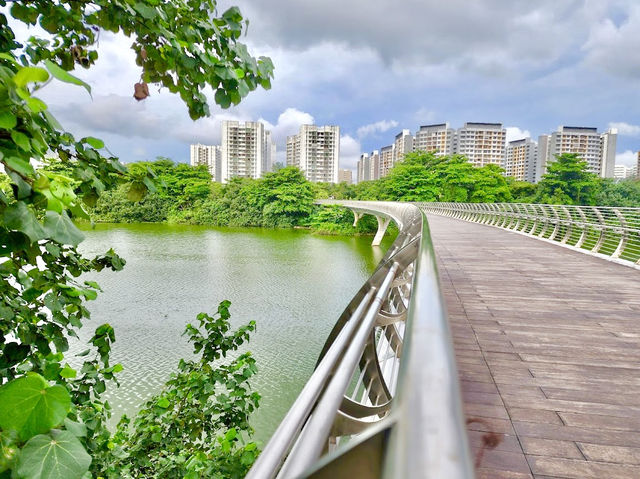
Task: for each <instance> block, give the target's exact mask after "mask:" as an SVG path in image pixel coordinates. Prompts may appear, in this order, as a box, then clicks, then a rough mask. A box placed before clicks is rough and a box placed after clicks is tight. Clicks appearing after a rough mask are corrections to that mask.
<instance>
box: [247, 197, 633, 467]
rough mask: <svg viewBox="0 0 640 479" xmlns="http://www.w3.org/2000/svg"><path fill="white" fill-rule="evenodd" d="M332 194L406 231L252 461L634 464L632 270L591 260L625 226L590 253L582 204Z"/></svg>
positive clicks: (629, 239)
mask: <svg viewBox="0 0 640 479" xmlns="http://www.w3.org/2000/svg"><path fill="white" fill-rule="evenodd" d="M333 203H337V204H342V205H343V206H345V207H348V208H350V209H352V210H353V211H354V214H355V216H356V220H357V219H358V215H361V214H374V215H376V216H377V217H378V224H379V231H378V232H379V234H384V229H386V224H388V222H387V220H388V219H391V220H392V221H394V222H396V223H397V224H398V226H399V232H400V233H399V235H398V238H397V239H396V241H395V242H394V243H393V245H392V246H391V248H390V249H389V251H388V252H387V254H386V256H385V257H384V259H383V260H382V262H381V263H380V265H379V267H378V269H377V270H376V272H375V273H374V274H373V275H372V277H371V278H370V279H369V280H368V281H367V283H366V284H365V285H364V286H363V287H362V288H361V289H360V291H359V292H358V293H357V294H356V296H355V297H354V299H353V300H352V301H351V303H350V304H349V306H348V307H347V308H346V310H345V312H344V313H343V314H342V315H341V317H340V318H339V320H338V322H337V324H336V326H335V328H334V330H333V331H332V333H331V335H330V337H329V339H328V340H327V344H326V345H325V348H324V350H323V352H322V355H321V358H320V360H319V361H318V365H317V367H316V370H315V372H314V373H313V375H312V377H311V378H310V380H309V382H308V383H307V385H306V386H305V388H304V389H303V391H302V393H301V394H300V396H299V397H298V399H297V400H296V402H295V403H294V405H293V407H292V408H291V410H290V412H289V413H288V414H287V416H286V417H285V419H284V420H283V422H282V423H281V425H280V427H279V428H278V430H277V431H276V433H275V434H274V436H273V437H272V439H271V441H270V442H269V444H268V445H267V446H266V448H265V450H264V451H263V453H262V455H261V456H260V457H259V459H258V461H257V462H256V464H255V465H254V467H253V469H252V470H251V472H250V473H249V475H248V476H247V477H249V478H253V479H255V478H271V477H281V478H290V477H291V478H293V477H314V478H316V477H332V479H337V478H341V477H345V478H346V477H349V478H356V477H357V478H361V477H362V478H378V477H386V478H431V477H433V478H459V477H460V478H462V477H465V478H471V477H482V478H498V479H499V478H513V479H520V478H538V477H539V478H553V477H558V478H583V477H594V478H596V477H598V478H599V477H616V478H627V477H628V478H632V477H633V478H636V477H640V465H639V464H640V434H638V431H640V421H638V417H640V379H639V378H640V375H639V374H638V373H639V372H640V371H639V370H640V348H638V346H640V322H639V321H638V316H639V314H640V295H638V291H639V290H640V277H639V276H638V272H637V271H636V270H635V269H633V268H630V267H628V266H623V265H620V264H615V263H614V262H608V261H603V260H602V259H601V257H602V256H603V255H605V253H607V252H609V253H610V254H609V256H613V257H614V259H615V260H616V261H626V262H627V264H631V265H633V264H634V261H630V260H628V259H627V258H629V253H626V257H622V258H621V257H620V256H625V255H623V253H624V251H625V248H626V246H624V247H622V248H621V247H620V244H622V241H621V238H623V237H624V238H625V240H624V245H633V244H634V242H635V241H637V240H638V235H637V233H636V232H635V231H633V230H632V229H633V226H632V227H631V228H626V229H627V230H628V231H626V232H625V231H624V229H625V225H622V226H621V225H620V224H618V225H616V226H615V228H616V231H615V232H614V233H615V234H616V235H617V236H612V234H611V233H610V234H609V238H614V237H615V238H617V239H618V243H617V245H618V246H616V247H615V248H612V247H611V246H609V247H608V249H605V248H603V247H602V245H603V244H612V242H613V240H609V242H608V243H607V239H606V238H605V239H602V242H601V245H600V248H599V251H593V245H595V244H597V243H598V239H599V238H603V237H604V236H605V233H604V232H603V230H606V229H608V228H607V227H604V228H602V229H601V230H598V229H594V230H593V231H595V233H591V232H589V233H588V234H587V233H585V234H582V233H580V228H581V226H580V224H579V223H583V229H588V228H593V227H592V226H588V227H586V226H584V223H585V222H584V221H583V220H584V218H582V216H580V215H579V213H578V217H577V219H576V221H575V223H576V224H575V225H573V224H572V225H569V224H567V221H568V220H567V219H566V218H563V219H562V220H561V221H560V220H559V219H558V217H557V216H556V215H555V214H553V213H552V215H551V216H548V217H547V219H546V220H544V219H541V218H538V219H537V220H536V219H535V218H532V217H530V216H529V217H527V218H524V217H518V216H516V215H517V212H513V211H511V212H509V211H508V210H507V211H497V213H498V215H497V216H495V215H494V216H492V217H490V216H489V213H488V211H487V209H485V210H481V212H480V213H478V215H477V216H475V217H474V216H473V215H472V214H471V213H470V210H471V209H472V207H468V206H461V205H453V206H451V205H445V204H426V205H421V207H422V210H423V211H420V210H419V209H418V207H416V206H414V205H410V204H397V203H375V202H346V201H345V202H333ZM534 206H541V205H534ZM477 207H478V205H475V206H473V208H477ZM483 207H484V208H492V209H493V210H495V209H496V206H495V205H489V206H488V205H483ZM462 208H467V209H466V210H465V211H464V212H462V210H461V209H462ZM424 210H426V211H429V212H430V213H429V215H428V219H429V226H427V221H426V217H427V216H426V215H425V213H424ZM539 211H542V212H545V211H552V210H547V209H546V208H542V207H541V208H540V210H539ZM638 211H640V210H635V213H637V212H638ZM431 212H437V213H438V214H439V215H446V216H436V215H434V214H432V213H431ZM494 213H495V211H494ZM632 214H634V212H633V211H630V210H629V211H625V213H624V218H625V219H627V218H630V217H631V216H632ZM480 215H483V216H480ZM498 216H499V217H500V219H496V218H497V217H498ZM507 216H508V219H505V218H506V217H507ZM596 216H597V215H596ZM455 217H460V218H462V217H464V218H465V219H467V220H469V219H471V220H474V221H475V220H476V219H477V218H480V219H481V221H480V222H481V223H483V224H474V223H471V222H469V221H461V220H459V219H455ZM527 221H529V223H527ZM535 221H538V223H536V224H537V226H536V227H535V228H532V224H533V222H535ZM545 221H546V223H548V224H549V225H550V226H540V225H543V224H546V223H545ZM492 223H493V225H494V226H501V227H503V228H504V227H507V229H513V230H514V231H515V232H507V231H503V230H500V229H498V228H494V227H490V226H489V224H492ZM527 224H528V226H526V225H527ZM558 224H560V226H557V225H558ZM628 224H629V222H627V225H628ZM515 225H520V227H521V228H518V227H514V226H515ZM605 225H607V223H606V222H605ZM609 226H611V225H610V224H609ZM540 228H544V229H545V233H543V234H542V235H540V234H539V233H540V231H541V229H540ZM430 229H431V231H430ZM381 231H382V233H380V232H381ZM523 231H524V232H525V234H522V233H523ZM554 231H555V233H554ZM589 231H591V230H589ZM516 232H519V233H521V234H516ZM532 233H536V234H537V235H538V236H541V237H542V238H545V236H546V238H545V239H546V240H547V241H540V240H539V239H535V238H533V237H532V236H535V235H534V234H532ZM552 235H553V238H551V236H552ZM527 236H529V237H527ZM576 236H577V237H578V238H579V237H581V236H582V237H585V238H592V237H595V243H593V245H592V246H591V248H580V247H579V246H578V247H576V246H575V245H574V247H573V250H571V249H566V248H559V247H557V246H556V245H553V244H550V243H551V242H553V241H557V239H556V238H568V240H567V241H569V239H571V240H573V238H575V237H576ZM589 241H591V239H589ZM583 244H585V241H583ZM578 250H585V251H587V250H589V251H588V252H590V253H595V254H597V255H598V256H601V257H596V256H593V255H591V256H590V255H586V254H583V253H582V252H578ZM616 251H622V252H623V253H620V255H619V256H617V257H616V256H614V255H613V254H612V253H615V252H616ZM628 251H631V250H628ZM434 255H437V258H438V261H437V265H436V262H435V260H434ZM438 270H439V273H440V280H438ZM441 293H442V294H441ZM442 295H444V302H443V300H442ZM445 310H447V311H448V317H447V314H445ZM450 328H451V331H452V332H453V335H452V336H451V335H450V333H449V329H450ZM454 357H455V359H454ZM456 364H457V366H456ZM461 403H463V409H462V408H461ZM465 420H466V422H467V424H468V425H467V426H466V427H465V425H464V424H465ZM465 429H466V430H465ZM488 433H492V434H488ZM469 445H470V447H469ZM474 462H475V464H476V466H477V468H476V470H475V472H474V470H473V469H474V468H473V463H474ZM474 474H475V476H474Z"/></svg>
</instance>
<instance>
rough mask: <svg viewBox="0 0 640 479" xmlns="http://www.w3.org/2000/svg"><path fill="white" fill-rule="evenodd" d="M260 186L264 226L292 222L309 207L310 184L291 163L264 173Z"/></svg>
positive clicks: (291, 224)
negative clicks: (276, 170)
mask: <svg viewBox="0 0 640 479" xmlns="http://www.w3.org/2000/svg"><path fill="white" fill-rule="evenodd" d="M261 187H262V189H263V191H264V196H263V199H262V204H263V206H262V214H263V216H264V223H265V225H266V226H296V225H298V224H300V222H301V220H302V219H304V218H306V217H308V216H309V215H310V214H311V212H312V211H313V201H314V195H313V190H312V188H311V184H310V183H309V182H308V181H307V180H306V178H305V177H304V174H303V173H302V171H300V170H299V169H298V168H296V167H295V166H287V167H286V168H282V169H280V170H278V172H277V173H267V174H266V175H265V177H264V180H262V182H261Z"/></svg>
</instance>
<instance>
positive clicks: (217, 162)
mask: <svg viewBox="0 0 640 479" xmlns="http://www.w3.org/2000/svg"><path fill="white" fill-rule="evenodd" d="M190 153H191V155H190V156H191V159H190V164H191V166H200V165H205V166H206V167H207V169H208V170H209V173H210V174H211V179H212V181H217V182H220V181H221V172H222V152H221V150H220V146H217V145H202V144H200V143H197V144H195V145H191V146H190Z"/></svg>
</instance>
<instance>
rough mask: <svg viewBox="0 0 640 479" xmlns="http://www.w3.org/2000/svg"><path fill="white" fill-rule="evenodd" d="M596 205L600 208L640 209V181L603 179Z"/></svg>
mask: <svg viewBox="0 0 640 479" xmlns="http://www.w3.org/2000/svg"><path fill="white" fill-rule="evenodd" d="M596 204H597V205H598V206H631V207H636V208H637V207H640V180H637V179H627V180H623V181H614V180H612V179H609V178H605V179H603V180H602V181H601V186H600V189H599V191H598V193H597V195H596Z"/></svg>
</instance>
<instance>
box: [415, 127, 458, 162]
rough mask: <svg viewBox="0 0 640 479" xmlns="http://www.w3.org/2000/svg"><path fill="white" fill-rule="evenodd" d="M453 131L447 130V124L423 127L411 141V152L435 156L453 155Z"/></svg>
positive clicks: (451, 129)
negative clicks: (430, 153) (428, 153)
mask: <svg viewBox="0 0 640 479" xmlns="http://www.w3.org/2000/svg"><path fill="white" fill-rule="evenodd" d="M454 138H455V130H453V128H449V123H438V124H435V125H423V126H421V127H420V129H419V130H418V131H417V132H416V136H415V138H414V140H413V150H415V151H427V152H432V153H435V154H436V155H437V156H444V155H450V154H452V153H453V142H454Z"/></svg>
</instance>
